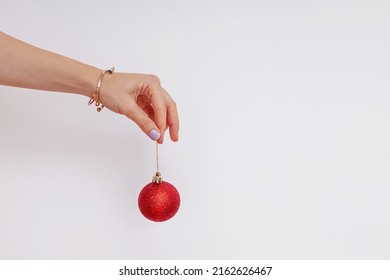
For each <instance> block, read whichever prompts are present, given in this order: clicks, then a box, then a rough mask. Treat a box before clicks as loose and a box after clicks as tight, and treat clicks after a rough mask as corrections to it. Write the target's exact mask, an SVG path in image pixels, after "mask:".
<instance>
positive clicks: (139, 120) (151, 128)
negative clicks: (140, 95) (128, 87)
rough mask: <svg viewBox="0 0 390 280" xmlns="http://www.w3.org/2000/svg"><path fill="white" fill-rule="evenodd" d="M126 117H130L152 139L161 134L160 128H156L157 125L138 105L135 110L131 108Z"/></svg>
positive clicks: (154, 139)
mask: <svg viewBox="0 0 390 280" xmlns="http://www.w3.org/2000/svg"><path fill="white" fill-rule="evenodd" d="M127 117H128V118H130V119H132V120H133V121H134V122H135V123H136V124H137V125H138V126H139V127H140V128H141V129H142V131H143V132H145V134H146V135H148V136H149V138H150V139H152V140H153V141H156V140H158V139H159V138H160V135H161V134H160V130H159V129H158V128H157V125H156V124H155V123H154V121H152V119H150V118H149V117H148V116H147V115H146V114H145V112H144V111H142V110H141V108H139V107H138V106H137V107H136V108H135V110H132V113H131V115H128V116H127Z"/></svg>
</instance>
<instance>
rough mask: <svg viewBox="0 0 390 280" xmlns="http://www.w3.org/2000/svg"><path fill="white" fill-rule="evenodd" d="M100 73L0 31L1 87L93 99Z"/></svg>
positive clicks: (97, 70) (95, 69) (90, 67)
mask: <svg viewBox="0 0 390 280" xmlns="http://www.w3.org/2000/svg"><path fill="white" fill-rule="evenodd" d="M100 72H101V71H100V70H99V69H97V68H95V67H92V66H89V65H86V64H84V63H81V62H79V61H76V60H73V59H70V58H67V57H64V56H61V55H58V54H55V53H52V52H49V51H46V50H43V49H39V48H37V47H34V46H31V45H29V44H26V43H24V42H22V41H19V40H17V39H15V38H13V37H11V36H8V35H6V34H4V33H2V32H0V84H2V85H8V86H15V87H23V88H31V89H39V90H47V91H58V92H69V93H78V94H83V95H86V96H90V95H91V93H92V92H93V90H94V89H95V87H96V82H97V80H98V78H99V75H100Z"/></svg>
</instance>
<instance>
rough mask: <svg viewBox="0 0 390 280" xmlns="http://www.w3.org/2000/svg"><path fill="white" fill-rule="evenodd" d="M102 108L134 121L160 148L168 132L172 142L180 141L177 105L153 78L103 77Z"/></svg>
mask: <svg viewBox="0 0 390 280" xmlns="http://www.w3.org/2000/svg"><path fill="white" fill-rule="evenodd" d="M99 98H100V101H101V102H102V104H103V105H104V106H105V107H107V108H108V109H110V110H111V111H113V112H116V113H119V114H122V115H125V116H126V117H128V118H129V119H131V120H133V121H134V122H135V123H136V124H137V125H138V126H139V127H140V128H141V129H142V130H143V132H145V133H146V134H147V135H148V136H149V137H150V138H151V139H152V140H157V142H158V143H159V144H162V142H163V140H164V133H165V131H166V130H167V129H168V128H169V133H170V137H171V139H172V141H175V142H176V141H178V139H179V135H178V132H179V117H178V113H177V109H176V103H175V102H174V101H173V99H172V98H171V97H170V95H169V94H168V92H167V91H166V90H165V89H164V88H162V87H161V84H160V80H159V78H158V77H156V76H154V75H144V74H128V73H115V72H114V73H113V74H111V75H109V74H106V75H105V76H104V80H103V82H102V87H101V91H100V95H99Z"/></svg>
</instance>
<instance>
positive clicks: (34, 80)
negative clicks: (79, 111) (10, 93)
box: [0, 32, 179, 144]
mask: <svg viewBox="0 0 390 280" xmlns="http://www.w3.org/2000/svg"><path fill="white" fill-rule="evenodd" d="M0 65H1V67H0V84H1V85H6V86H13V87H22V88H30V89H37V90H45V91H54V92H66V93H75V94H80V95H85V96H87V97H91V95H92V93H93V92H94V91H95V89H96V85H97V81H98V79H99V76H100V74H101V72H102V70H101V69H98V68H96V67H93V66H90V65H87V64H84V63H81V62H79V61H77V60H74V59H71V58H68V57H65V56H62V55H59V54H56V53H53V52H49V51H46V50H43V49H40V48H37V47H34V46H32V45H29V44H27V43H25V42H22V41H20V40H18V39H15V38H13V37H11V36H9V35H7V34H5V33H3V32H0ZM99 96H100V101H101V103H102V104H103V105H104V106H105V107H107V108H108V109H110V110H111V111H113V112H116V113H118V114H122V115H125V116H126V117H128V118H129V119H131V120H133V121H134V122H135V123H136V124H137V125H138V126H139V127H140V128H141V130H142V131H143V132H144V133H146V134H147V135H148V134H149V132H150V131H151V130H152V129H155V130H157V131H159V132H160V138H159V139H158V140H157V142H158V143H160V144H162V143H163V139H164V133H165V131H166V130H167V129H168V128H169V134H170V138H171V139H172V140H173V141H175V142H176V141H178V139H179V135H178V132H179V116H178V113H177V108H176V103H175V102H174V100H173V99H172V98H171V96H170V95H169V94H168V92H167V91H166V90H165V89H164V88H163V87H162V86H161V83H160V80H159V78H158V77H157V76H155V75H145V74H132V73H117V72H114V73H113V74H111V75H109V74H106V75H105V76H104V80H103V82H102V86H101V90H100V95H99Z"/></svg>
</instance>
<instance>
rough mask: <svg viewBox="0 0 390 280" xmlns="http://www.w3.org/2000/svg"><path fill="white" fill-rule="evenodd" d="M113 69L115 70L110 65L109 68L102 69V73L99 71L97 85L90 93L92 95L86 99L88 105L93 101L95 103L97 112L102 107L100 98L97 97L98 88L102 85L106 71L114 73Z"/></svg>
mask: <svg viewBox="0 0 390 280" xmlns="http://www.w3.org/2000/svg"><path fill="white" fill-rule="evenodd" d="M114 70H115V68H114V67H112V68H111V69H109V70H103V71H102V73H100V76H99V80H98V82H97V86H96V90H95V91H94V92H93V93H92V96H91V98H90V99H89V101H88V105H91V104H93V103H95V105H96V107H97V109H96V111H98V112H100V111H101V110H102V109H103V108H104V105H103V104H102V103H101V102H100V99H99V94H100V88H101V87H102V82H103V78H104V75H105V74H106V73H108V74H112V73H114Z"/></svg>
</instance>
